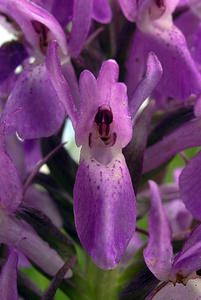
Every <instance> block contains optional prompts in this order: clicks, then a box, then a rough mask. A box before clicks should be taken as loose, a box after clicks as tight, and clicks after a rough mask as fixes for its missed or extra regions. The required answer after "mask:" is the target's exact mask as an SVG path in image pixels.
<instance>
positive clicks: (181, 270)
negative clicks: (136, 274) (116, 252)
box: [144, 181, 201, 300]
mask: <svg viewBox="0 0 201 300" xmlns="http://www.w3.org/2000/svg"><path fill="white" fill-rule="evenodd" d="M150 190H151V210H150V214H149V240H148V244H147V247H146V248H145V250H144V259H145V262H146V264H147V266H148V268H149V269H150V270H151V272H152V273H153V274H154V275H155V276H156V277H157V278H158V279H159V280H160V281H163V282H168V281H170V282H172V283H173V284H174V285H175V284H177V283H178V284H179V283H183V284H186V283H187V282H188V280H190V279H195V278H197V277H198V276H197V275H196V271H198V270H199V269H200V268H201V262H200V259H199V258H200V251H201V242H200V237H201V226H198V227H197V228H196V229H195V230H194V231H192V233H191V234H190V236H189V237H188V239H187V240H186V242H185V243H184V245H183V248H182V249H181V251H180V252H179V253H177V254H176V256H175V255H174V254H173V248H172V244H171V230H170V224H169V222H168V218H167V216H166V213H165V209H164V206H163V204H162V201H161V197H160V192H159V188H158V186H157V184H156V183H155V182H153V181H150ZM167 287H168V286H167ZM176 287H177V285H176ZM169 288H170V290H171V293H174V291H172V288H173V287H172V285H169ZM177 290H178V289H177V288H175V295H176V294H177ZM162 295H163V293H162ZM171 295H172V294H171ZM193 295H194V296H195V295H197V294H196V290H192V291H191V295H190V296H191V297H192V296H193ZM148 299H158V300H159V299H163V298H162V297H158V298H157V297H156V298H152V297H151V298H149V297H148V298H147V300H148ZM166 299H167V298H166ZM168 299H170V298H168ZM189 299H191V298H189ZM192 299H194V298H193V297H192ZM195 299H197V298H195Z"/></svg>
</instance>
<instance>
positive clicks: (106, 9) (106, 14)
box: [92, 0, 112, 24]
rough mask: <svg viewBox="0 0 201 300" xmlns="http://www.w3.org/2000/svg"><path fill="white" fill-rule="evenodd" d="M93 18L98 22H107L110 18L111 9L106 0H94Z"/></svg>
mask: <svg viewBox="0 0 201 300" xmlns="http://www.w3.org/2000/svg"><path fill="white" fill-rule="evenodd" d="M92 16H93V18H94V19H95V20H96V21H97V22H100V23H103V24H105V23H109V22H111V19H112V10H111V8H110V5H109V1H108V0H94V3H93V15H92Z"/></svg>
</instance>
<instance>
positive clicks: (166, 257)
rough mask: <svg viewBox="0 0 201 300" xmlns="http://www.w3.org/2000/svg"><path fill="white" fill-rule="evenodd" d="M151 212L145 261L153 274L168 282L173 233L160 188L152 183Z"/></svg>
mask: <svg viewBox="0 0 201 300" xmlns="http://www.w3.org/2000/svg"><path fill="white" fill-rule="evenodd" d="M149 184H150V189H151V210H150V213H149V241H148V245H147V247H146V248H145V250H144V259H145V262H146V264H147V266H148V268H149V269H150V270H151V272H152V273H153V274H154V275H155V276H156V277H157V278H158V279H159V280H163V281H166V280H168V276H169V273H170V270H171V267H172V259H173V250H172V244H171V232H170V227H169V223H168V220H167V217H166V215H165V211H164V208H163V205H162V202H161V197H160V194H159V189H158V186H157V185H156V183H155V182H153V181H150V183H149Z"/></svg>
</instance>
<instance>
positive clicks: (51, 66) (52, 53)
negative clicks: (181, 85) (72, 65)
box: [46, 41, 77, 127]
mask: <svg viewBox="0 0 201 300" xmlns="http://www.w3.org/2000/svg"><path fill="white" fill-rule="evenodd" d="M57 47H58V45H57V43H56V41H53V42H52V43H51V44H50V45H49V47H48V52H47V57H46V67H47V70H48V76H49V78H50V81H51V84H52V85H53V87H54V89H55V91H56V93H57V97H58V98H59V100H60V101H61V103H62V104H63V106H64V108H65V110H66V113H67V114H68V115H69V117H70V118H71V121H72V123H73V126H74V127H75V124H76V121H77V116H76V113H77V110H76V107H75V103H76V101H74V99H73V96H72V94H71V90H70V87H69V85H68V82H67V81H66V79H65V77H64V75H63V74H62V69H61V65H60V62H59V58H58V53H57Z"/></svg>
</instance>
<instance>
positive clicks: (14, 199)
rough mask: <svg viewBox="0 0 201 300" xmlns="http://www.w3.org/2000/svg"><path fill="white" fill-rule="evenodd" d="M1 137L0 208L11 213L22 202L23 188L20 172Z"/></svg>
mask: <svg viewBox="0 0 201 300" xmlns="http://www.w3.org/2000/svg"><path fill="white" fill-rule="evenodd" d="M3 139H4V137H3V135H1V136H0V206H1V207H3V208H4V209H5V210H6V211H8V212H9V213H12V212H14V211H15V210H16V209H17V207H18V206H19V204H20V203H21V201H22V186H21V181H20V178H19V175H18V172H17V170H16V168H15V166H14V164H13V162H12V160H11V159H10V157H9V155H8V154H7V153H6V150H5V145H4V142H3Z"/></svg>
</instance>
